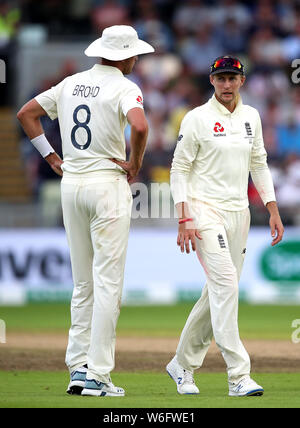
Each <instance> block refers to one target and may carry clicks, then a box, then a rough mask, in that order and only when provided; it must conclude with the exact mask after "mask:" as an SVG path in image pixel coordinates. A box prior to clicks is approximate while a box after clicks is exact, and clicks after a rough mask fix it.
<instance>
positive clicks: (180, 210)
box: [175, 202, 191, 219]
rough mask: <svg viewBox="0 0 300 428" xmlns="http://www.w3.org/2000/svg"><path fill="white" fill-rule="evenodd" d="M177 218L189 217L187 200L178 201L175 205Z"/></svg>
mask: <svg viewBox="0 0 300 428" xmlns="http://www.w3.org/2000/svg"><path fill="white" fill-rule="evenodd" d="M175 207H176V210H177V214H178V218H182V219H183V218H191V214H190V210H189V205H188V203H187V202H178V203H177V204H176V205H175Z"/></svg>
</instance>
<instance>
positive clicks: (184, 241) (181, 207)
mask: <svg viewBox="0 0 300 428" xmlns="http://www.w3.org/2000/svg"><path fill="white" fill-rule="evenodd" d="M176 209H177V214H178V218H179V222H178V223H179V224H178V235H177V245H178V246H179V247H180V249H181V252H182V253H184V250H185V251H186V253H187V254H189V253H190V242H191V246H192V250H193V251H196V238H198V239H201V236H200V233H199V231H198V230H197V229H196V227H195V224H194V221H193V218H192V217H191V215H190V212H189V207H188V203H187V202H179V203H178V204H176Z"/></svg>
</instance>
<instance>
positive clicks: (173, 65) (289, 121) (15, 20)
mask: <svg viewBox="0 0 300 428" xmlns="http://www.w3.org/2000/svg"><path fill="white" fill-rule="evenodd" d="M29 24H39V25H42V26H44V27H45V28H46V29H47V34H48V40H49V41H61V42H63V41H68V42H70V41H74V42H78V41H80V40H81V41H82V40H87V45H88V43H89V41H91V40H93V39H95V38H97V37H100V36H101V33H102V30H103V29H104V28H105V27H108V26H111V25H115V24H118V25H119V24H126V25H132V26H133V27H134V28H135V29H136V30H137V32H138V34H139V36H140V38H142V39H144V40H146V41H148V42H149V43H151V44H152V45H153V46H154V47H155V54H151V55H145V56H141V57H140V58H139V61H138V63H137V64H136V67H135V69H134V72H133V73H132V74H131V75H130V79H132V80H133V81H135V82H136V83H137V84H138V85H139V86H140V87H141V89H142V92H143V95H144V107H145V112H146V116H147V119H148V122H149V138H148V146H147V151H146V154H145V159H144V166H143V169H142V171H141V173H140V176H139V177H138V180H139V181H142V182H145V183H150V182H154V181H155V182H167V181H169V170H170V165H171V160H172V156H173V152H174V148H175V144H176V140H177V134H178V130H179V126H180V123H181V120H182V118H183V116H184V115H185V114H186V112H187V111H189V110H191V109H192V108H194V107H196V106H198V105H201V104H203V103H205V102H206V101H207V100H208V98H209V97H211V96H212V94H213V90H212V86H211V85H210V82H209V77H208V73H209V66H210V64H211V63H212V62H213V60H214V59H215V58H216V57H218V56H220V55H224V54H231V55H234V56H237V57H238V58H239V59H240V60H241V61H242V63H243V64H244V65H245V69H246V76H247V80H246V84H245V86H244V88H243V89H242V91H241V94H242V98H243V102H244V103H246V104H250V105H252V106H253V107H255V108H257V109H258V110H259V112H260V115H261V118H262V124H263V134H264V141H265V147H266V150H267V152H268V161H269V166H270V169H271V172H272V175H273V180H274V185H275V188H276V191H277V199H278V204H279V206H280V207H281V208H282V210H283V211H282V212H283V216H284V222H285V224H300V84H299V83H298V84H297V83H295V82H293V80H292V73H293V71H294V69H293V67H292V61H293V60H294V59H295V58H300V1H296V0H294V1H293V0H278V1H273V0H257V1H251V2H250V1H236V0H223V1H217V0H215V1H201V0H185V1H176V0H151V1H149V0H102V1H101V0H64V1H60V0H43V1H39V0H23V1H22V0H20V1H13V0H12V1H3V0H0V57H1V58H4V59H7V60H8V64H9V55H10V54H11V52H14V50H15V49H18V43H17V41H16V34H17V32H18V29H19V28H20V27H22V26H24V25H29ZM299 62H300V60H299ZM10 68H13V67H10ZM10 71H11V73H12V74H13V72H14V70H12V69H11V70H10ZM76 71H77V69H76V64H74V62H72V61H68V57H67V56H66V62H65V64H64V67H63V69H61V70H57V74H56V75H55V76H53V80H52V81H51V80H49V79H47V81H46V82H40V91H41V90H45V89H47V88H48V87H50V86H52V85H54V84H56V83H58V81H60V80H62V78H64V77H66V76H68V75H70V74H73V73H75V72H76ZM299 75H300V72H299ZM30 95H32V94H30ZM9 102H11V101H10V99H9V97H7V98H5V97H4V98H2V100H1V104H2V105H3V104H5V103H9ZM43 124H44V127H45V131H46V135H47V136H48V139H49V140H50V142H51V144H52V145H53V146H54V147H55V148H56V149H57V151H58V152H59V153H61V149H60V136H59V128H58V123H57V121H54V122H51V121H50V120H48V119H45V120H44V122H43ZM21 137H24V135H23V136H22V135H21ZM126 137H127V142H128V141H129V129H127V130H126ZM21 141H24V139H23V140H21ZM22 144H23V143H22ZM24 144H26V143H25V142H24ZM29 147H30V145H28V142H27V148H26V150H23V153H25V157H26V159H25V161H26V165H27V166H28V170H29V173H30V177H31V182H32V186H33V188H34V193H35V196H36V197H37V198H38V191H39V188H40V184H41V183H42V182H43V180H51V179H57V177H56V176H55V175H54V173H52V171H51V170H50V168H49V167H48V165H47V164H46V162H44V161H43V160H42V159H41V158H40V156H39V155H38V153H37V152H35V151H34V150H33V149H31V147H30V148H29ZM129 149H130V148H129V147H128V150H129ZM249 199H250V203H251V209H252V212H253V218H254V223H255V222H257V224H259V222H260V214H261V213H263V212H264V208H263V206H262V202H261V200H260V198H259V196H258V194H257V192H256V190H255V188H254V186H253V184H252V183H251V181H250V183H249ZM262 215H263V214H262Z"/></svg>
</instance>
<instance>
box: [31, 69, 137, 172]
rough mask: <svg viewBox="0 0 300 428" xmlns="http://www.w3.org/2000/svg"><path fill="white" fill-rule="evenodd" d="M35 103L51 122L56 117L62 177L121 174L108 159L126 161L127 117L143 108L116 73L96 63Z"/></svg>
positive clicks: (131, 86)
mask: <svg viewBox="0 0 300 428" xmlns="http://www.w3.org/2000/svg"><path fill="white" fill-rule="evenodd" d="M35 99H36V101H37V102H38V103H39V104H40V105H41V106H42V108H43V109H44V110H45V111H46V113H47V114H48V116H49V117H50V118H51V119H52V120H53V119H56V118H58V121H59V127H60V133H61V139H62V153H63V161H64V162H63V164H62V170H63V171H64V173H65V172H66V173H71V174H74V173H76V174H77V173H89V172H94V171H98V170H103V169H113V170H120V171H122V172H124V171H123V169H122V168H121V167H119V166H118V165H116V164H115V163H113V162H111V161H109V160H108V159H109V158H116V159H119V160H126V143H125V137H124V129H125V126H126V125H127V118H126V115H127V113H128V111H129V110H130V109H132V108H135V107H139V108H143V96H142V93H141V90H140V89H139V87H138V86H137V85H136V84H135V83H133V82H131V81H130V80H128V79H127V78H126V77H124V75H123V73H122V72H121V71H120V70H119V69H118V68H116V67H110V66H107V65H100V64H96V65H94V66H93V67H92V68H91V69H89V70H87V71H84V72H81V73H77V74H74V75H73V76H69V77H67V78H66V79H64V80H63V81H62V82H60V83H59V84H58V85H56V86H54V87H52V88H51V89H49V90H48V91H45V92H43V93H41V94H39V95H38V96H36V97H35Z"/></svg>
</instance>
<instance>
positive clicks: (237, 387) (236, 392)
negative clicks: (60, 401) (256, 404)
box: [228, 376, 264, 397]
mask: <svg viewBox="0 0 300 428" xmlns="http://www.w3.org/2000/svg"><path fill="white" fill-rule="evenodd" d="M228 385H229V395H230V396H231V397H245V396H247V397H249V396H253V395H263V393H264V389H263V387H262V386H260V385H258V384H257V383H256V382H254V380H253V379H251V378H250V376H247V377H244V378H243V379H241V380H240V381H239V382H238V383H234V382H228Z"/></svg>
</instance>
